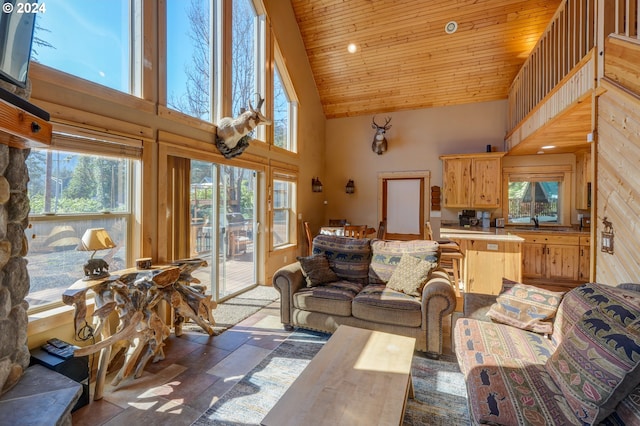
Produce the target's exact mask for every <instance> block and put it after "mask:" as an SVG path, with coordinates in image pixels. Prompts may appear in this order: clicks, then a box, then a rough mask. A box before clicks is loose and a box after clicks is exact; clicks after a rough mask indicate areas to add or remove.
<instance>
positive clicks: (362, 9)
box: [291, 0, 561, 118]
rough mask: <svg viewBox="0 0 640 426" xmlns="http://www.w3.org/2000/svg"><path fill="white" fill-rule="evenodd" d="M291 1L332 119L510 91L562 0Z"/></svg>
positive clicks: (496, 95)
mask: <svg viewBox="0 0 640 426" xmlns="http://www.w3.org/2000/svg"><path fill="white" fill-rule="evenodd" d="M291 2H292V5H293V9H294V12H295V15H296V19H297V21H298V26H299V27H300V32H301V34H302V38H303V40H304V44H305V48H306V50H307V55H308V57H309V61H310V64H311V68H312V70H313V74H314V78H315V80H316V84H317V86H318V91H319V93H320V98H321V101H322V105H323V108H324V112H325V115H326V116H327V118H336V117H346V116H356V115H366V114H376V113H382V112H392V111H398V110H405V109H419V108H427V107H434V106H446V105H456V104H465V103H472V102H484V101H493V100H499V99H506V98H507V94H508V89H509V85H510V84H511V82H512V80H513V78H514V77H515V75H516V73H517V72H518V70H519V69H520V67H521V66H522V64H523V63H524V61H525V59H526V58H527V56H528V55H529V52H530V51H531V49H532V48H533V46H534V45H535V43H536V41H537V40H538V38H539V37H540V34H541V33H542V31H543V30H544V29H545V27H546V26H547V24H548V23H549V21H550V20H551V18H552V16H553V14H554V13H555V11H556V9H557V7H558V5H559V4H560V3H561V1H560V0H535V1H532V0H523V1H517V0H395V1H394V0H291ZM450 21H456V22H457V24H458V28H457V31H456V32H455V33H453V34H447V33H446V32H445V26H446V24H447V23H448V22H450ZM350 43H353V44H355V45H356V47H357V51H356V52H355V53H349V52H348V51H347V46H348V45H349V44H350Z"/></svg>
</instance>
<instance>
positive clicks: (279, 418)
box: [262, 325, 415, 426]
mask: <svg viewBox="0 0 640 426" xmlns="http://www.w3.org/2000/svg"><path fill="white" fill-rule="evenodd" d="M414 349H415V339H414V338H412V337H405V336H398V335H395V334H389V333H382V332H379V331H371V330H364V329H360V328H354V327H349V326H345V325H341V326H340V327H338V330H336V332H335V333H334V334H333V336H331V338H330V339H329V341H328V342H327V343H326V345H325V346H324V347H323V348H322V349H321V350H320V352H318V354H317V355H316V356H315V357H314V358H313V359H312V360H311V362H310V363H309V365H307V367H306V368H305V369H304V371H303V372H302V374H300V376H299V377H298V378H297V379H296V380H295V381H294V382H293V384H292V385H291V387H290V388H289V389H288V390H287V392H285V394H284V395H283V396H282V398H280V400H279V401H278V402H277V403H276V405H275V406H274V407H273V408H272V409H271V411H269V413H268V414H267V416H266V417H265V418H264V419H263V420H262V424H263V425H277V426H282V425H304V424H314V425H318V424H321V425H375V424H380V425H391V424H402V418H403V417H404V411H405V406H406V402H407V397H412V398H413V383H412V381H411V360H412V358H413V352H414Z"/></svg>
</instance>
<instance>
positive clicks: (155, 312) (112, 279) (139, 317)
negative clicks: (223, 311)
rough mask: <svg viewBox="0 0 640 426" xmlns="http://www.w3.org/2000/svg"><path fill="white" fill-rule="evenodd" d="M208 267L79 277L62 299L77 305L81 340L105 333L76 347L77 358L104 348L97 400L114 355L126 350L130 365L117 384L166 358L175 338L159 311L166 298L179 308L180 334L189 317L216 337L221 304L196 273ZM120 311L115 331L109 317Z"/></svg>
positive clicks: (182, 264) (184, 265)
mask: <svg viewBox="0 0 640 426" xmlns="http://www.w3.org/2000/svg"><path fill="white" fill-rule="evenodd" d="M201 266H207V262H206V261H204V260H202V259H187V260H181V261H176V262H173V263H172V264H171V265H167V266H159V267H154V268H153V269H149V270H139V269H135V268H132V269H126V270H123V271H118V273H117V274H114V275H111V276H109V277H106V278H102V279H100V280H90V281H84V280H78V281H76V283H75V284H74V285H73V286H71V287H70V288H69V289H67V290H66V291H65V292H64V293H63V295H62V301H63V302H64V303H65V304H67V305H74V306H75V317H74V320H75V321H74V327H75V332H76V336H77V337H78V338H79V339H80V340H87V339H88V338H89V337H92V336H93V337H95V336H96V335H98V334H100V336H101V340H100V341H99V342H97V343H95V344H92V345H88V346H85V347H82V348H80V349H78V350H76V351H75V353H74V355H75V356H85V355H90V354H93V353H96V352H98V351H100V359H99V362H98V374H97V377H96V386H95V392H94V399H95V400H98V399H101V398H102V396H103V389H104V382H105V378H106V374H107V368H108V366H109V363H110V362H111V359H112V357H113V356H115V355H116V354H117V353H118V352H119V351H120V350H121V349H122V348H126V351H127V352H126V357H125V361H124V365H123V366H122V367H121V368H120V370H119V371H118V373H117V374H116V376H115V378H114V379H113V381H112V382H111V384H112V385H114V386H117V385H118V384H119V383H120V382H121V381H122V380H123V379H125V378H127V377H129V376H131V375H132V374H133V376H134V378H138V377H140V376H141V375H142V372H143V370H144V367H145V365H146V364H147V363H148V362H149V361H150V360H152V362H156V361H160V360H162V359H164V350H163V347H164V345H165V344H164V341H165V340H166V339H167V338H168V337H169V334H170V328H169V326H168V325H167V324H166V323H165V322H164V321H163V320H162V316H161V315H160V312H159V306H160V301H162V300H164V301H166V302H167V303H168V304H169V306H171V307H172V308H173V315H174V320H173V325H174V327H175V332H176V335H177V336H179V335H181V334H182V322H183V321H184V319H185V318H188V319H190V320H192V321H193V322H195V323H196V324H198V325H199V326H200V327H202V329H203V330H204V331H206V332H207V333H209V335H213V326H214V325H215V321H214V319H213V313H212V310H213V309H215V308H216V306H217V304H216V302H214V301H212V300H211V295H205V294H204V288H203V287H202V286H198V285H194V286H193V287H192V286H191V284H199V283H200V281H199V280H197V279H196V278H193V277H192V276H191V273H192V272H193V271H194V270H195V269H197V268H199V267H201ZM89 290H93V292H94V293H95V310H94V313H93V318H94V326H95V328H92V327H91V326H89V324H88V322H87V319H86V316H87V305H86V294H87V291H89ZM113 312H116V313H117V315H118V318H119V324H118V327H117V329H116V330H115V333H113V334H111V330H110V327H109V316H110V315H111V313H113Z"/></svg>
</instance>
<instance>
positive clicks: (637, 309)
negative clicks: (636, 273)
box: [454, 283, 640, 425]
mask: <svg viewBox="0 0 640 426" xmlns="http://www.w3.org/2000/svg"><path fill="white" fill-rule="evenodd" d="M503 290H504V289H503ZM639 291H640V286H639V285H636V284H624V285H620V286H618V287H612V286H607V285H603V284H596V283H590V284H584V285H582V286H580V287H577V288H575V289H572V290H571V291H569V292H568V293H566V294H564V295H563V294H562V293H557V294H553V293H551V292H546V291H544V290H539V289H535V288H532V287H528V286H524V285H521V284H517V285H516V286H513V287H511V288H510V289H507V290H506V291H505V292H504V293H503V294H501V295H500V296H498V298H497V299H496V298H495V296H493V297H492V296H487V295H474V294H465V307H464V310H465V312H464V314H465V317H463V318H460V319H458V320H457V321H456V323H455V328H454V340H455V352H456V355H457V357H458V364H459V365H460V369H461V371H462V372H463V373H464V375H465V381H466V384H467V392H468V396H469V409H470V413H471V418H472V422H473V423H474V424H477V423H489V424H493V425H591V424H609V425H632V424H633V425H638V424H640V292H639ZM478 299H483V302H480V303H478ZM492 300H493V302H495V303H493V304H491V301H492ZM555 302H559V306H558V304H557V303H555ZM554 305H555V306H556V307H557V312H555V309H554V312H552V313H551V314H550V315H549V314H548V315H546V319H545V318H543V313H542V312H541V310H540V309H539V308H548V307H549V306H554ZM489 307H490V308H489ZM488 308H489V309H488ZM487 315H488V316H489V317H491V318H492V319H493V320H494V321H495V320H496V319H497V320H499V321H500V322H489V321H487V319H486V316H487ZM554 315H555V316H554ZM510 322H511V323H512V324H511V325H510V324H509V323H510ZM545 328H546V329H545ZM532 329H536V330H538V332H533V331H529V330H532ZM545 332H549V333H550V334H549V335H547V334H545Z"/></svg>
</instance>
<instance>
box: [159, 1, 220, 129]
mask: <svg viewBox="0 0 640 426" xmlns="http://www.w3.org/2000/svg"><path fill="white" fill-rule="evenodd" d="M187 17H188V20H189V25H188V29H189V30H188V35H189V39H190V40H191V43H192V45H191V46H192V48H193V49H192V53H191V61H190V62H188V63H186V64H184V74H185V76H186V79H187V83H186V85H185V91H184V92H183V93H182V94H181V95H176V94H175V93H171V94H169V99H167V105H168V106H169V107H170V108H173V109H175V110H177V111H180V112H183V113H185V114H187V115H190V116H192V117H196V118H199V119H201V120H205V121H210V120H211V117H212V114H211V102H210V99H211V97H210V90H211V72H210V71H211V66H210V64H211V46H210V44H209V40H210V28H211V22H210V17H211V14H210V11H209V2H208V1H205V0H191V2H190V4H189V7H188V9H187Z"/></svg>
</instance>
